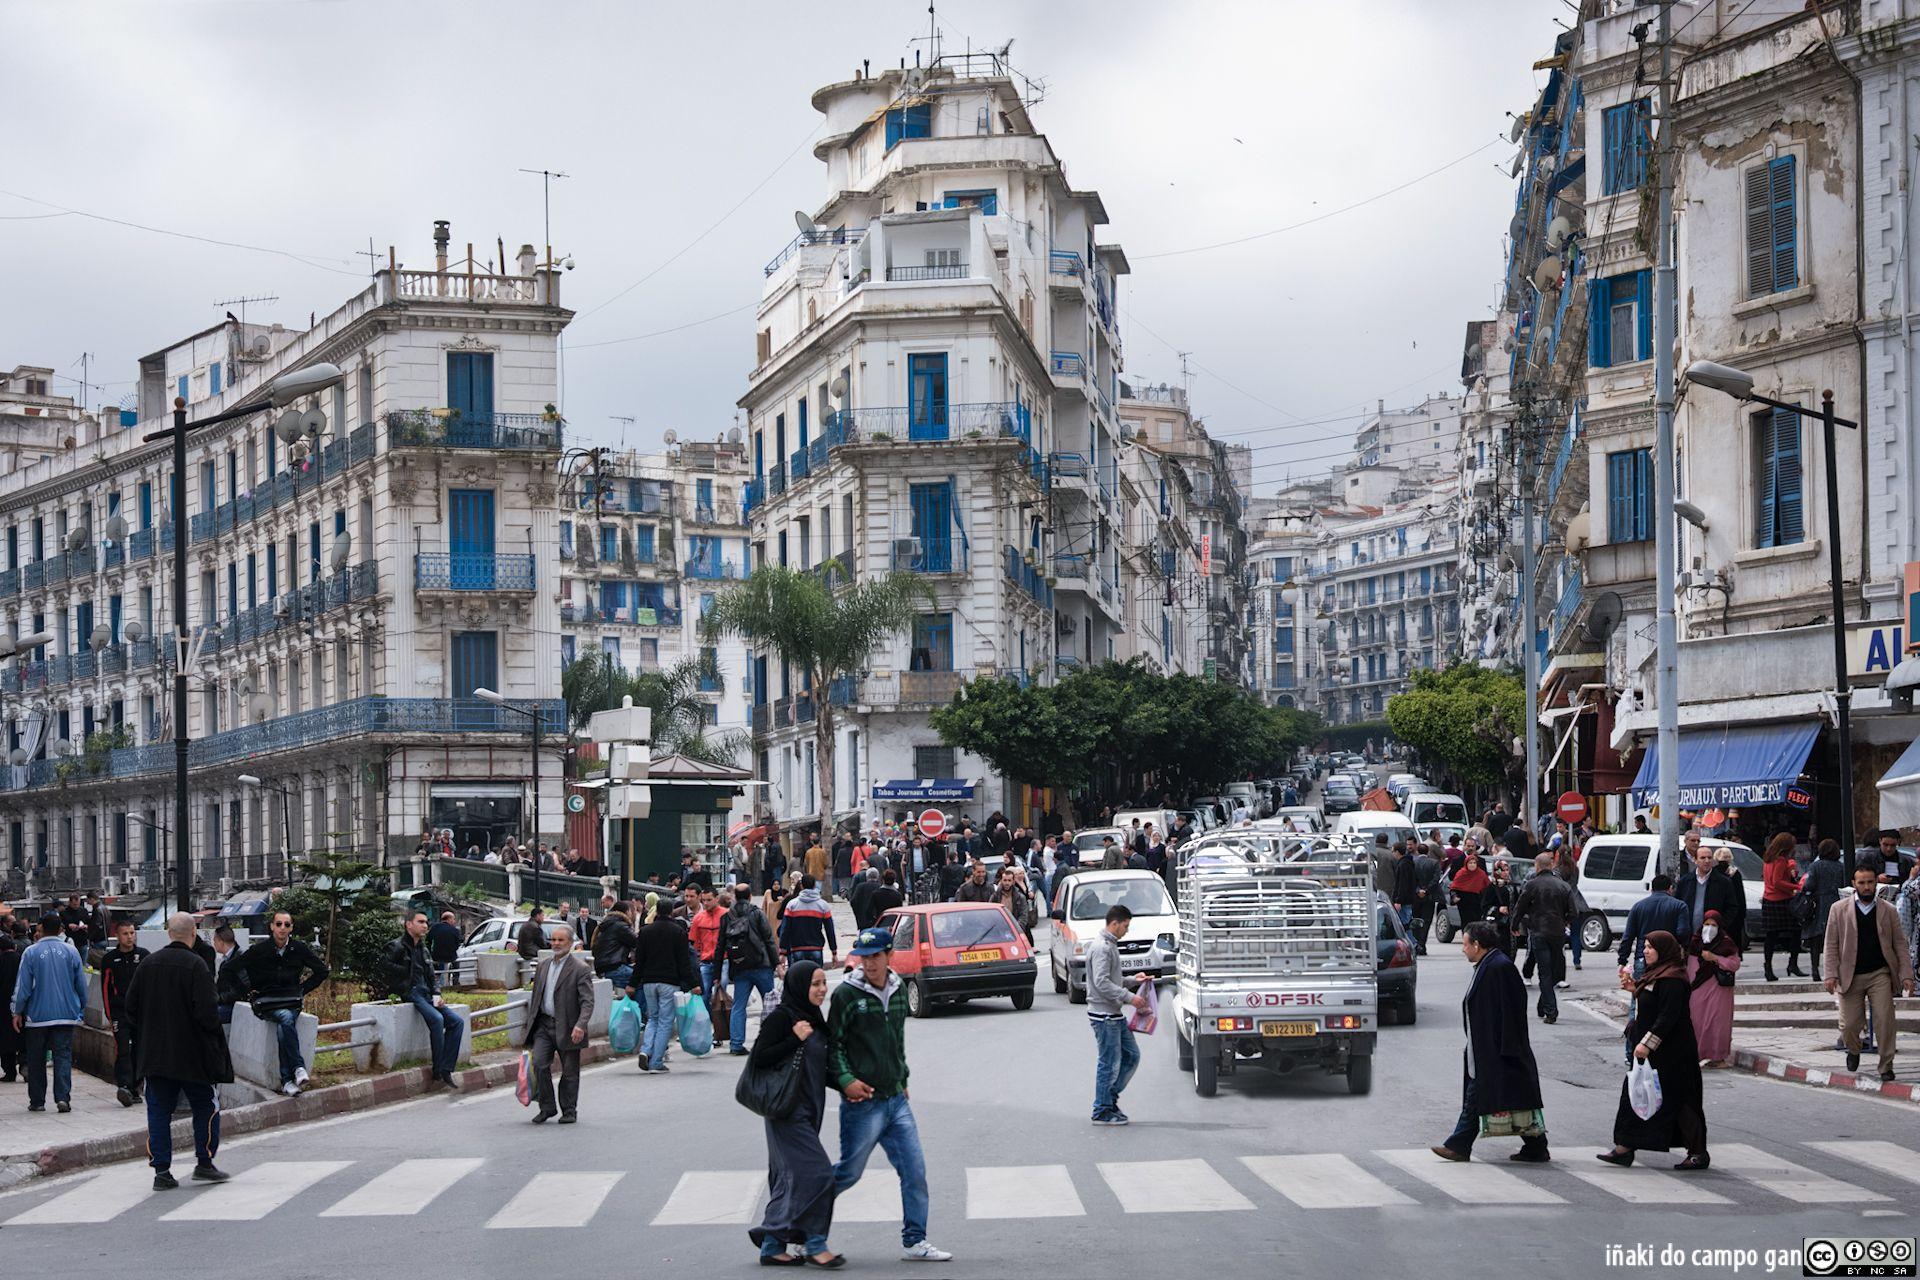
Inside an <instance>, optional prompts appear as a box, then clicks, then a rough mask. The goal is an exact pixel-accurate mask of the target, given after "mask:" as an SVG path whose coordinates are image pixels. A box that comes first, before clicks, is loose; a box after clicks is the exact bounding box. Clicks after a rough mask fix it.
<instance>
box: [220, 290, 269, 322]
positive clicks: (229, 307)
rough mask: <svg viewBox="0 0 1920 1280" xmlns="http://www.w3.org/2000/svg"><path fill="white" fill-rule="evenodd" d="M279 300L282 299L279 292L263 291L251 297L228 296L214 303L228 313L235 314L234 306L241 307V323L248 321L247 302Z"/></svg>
mask: <svg viewBox="0 0 1920 1280" xmlns="http://www.w3.org/2000/svg"><path fill="white" fill-rule="evenodd" d="M278 301H280V297H279V295H278V294H272V293H263V294H259V295H257V296H255V297H249V298H227V299H224V300H222V301H220V302H216V303H214V304H213V305H214V306H216V307H219V308H221V309H222V310H224V311H225V312H226V313H227V314H228V315H232V314H233V308H235V307H238V308H240V316H239V320H240V323H241V324H245V323H246V322H247V304H248V303H249V302H278Z"/></svg>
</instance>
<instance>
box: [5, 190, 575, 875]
mask: <svg viewBox="0 0 1920 1280" xmlns="http://www.w3.org/2000/svg"><path fill="white" fill-rule="evenodd" d="M436 242H437V249H438V254H437V257H436V265H435V267H434V268H433V269H401V268H399V267H398V266H397V265H396V264H395V262H394V259H393V257H392V255H391V254H390V255H389V259H388V265H386V266H384V267H382V268H380V269H379V271H378V272H377V273H376V276H375V279H374V282H373V283H372V284H371V285H370V286H369V287H368V288H367V289H365V290H364V291H362V292H361V293H359V294H357V295H355V296H354V297H352V298H350V299H349V300H348V301H347V302H345V303H344V304H343V305H342V306H340V307H339V308H338V309H337V310H335V311H334V312H332V313H331V314H330V315H328V316H326V317H324V318H323V319H321V320H320V321H319V322H318V323H317V324H315V325H314V326H313V327H312V328H311V329H309V330H307V331H305V332H299V331H294V330H288V329H282V328H280V327H279V326H277V325H276V326H266V325H258V324H239V323H236V322H231V321H230V322H226V323H223V324H221V325H218V326H215V327H214V328H212V329H208V330H206V331H204V332H202V333H198V334H194V335H192V336H190V337H188V338H184V339H181V340H180V341H177V342H174V343H170V344H169V345H167V346H165V347H163V348H161V349H160V350H158V351H156V352H154V353H153V354H152V355H150V356H147V357H145V358H144V359H142V360H141V361H140V366H139V370H138V380H139V382H138V392H137V404H138V407H137V409H136V410H134V411H133V412H132V413H131V414H128V415H119V416H116V420H115V421H113V422H111V423H109V424H108V425H107V426H106V427H105V428H104V429H100V430H94V429H92V428H91V427H90V426H87V425H85V424H83V425H82V427H81V434H80V436H79V437H78V439H77V440H76V443H75V446H74V447H73V448H72V449H67V450H63V451H61V452H59V453H56V454H54V455H52V456H49V457H47V458H46V460H44V461H32V462H25V465H22V466H20V467H19V468H18V469H16V470H14V471H12V472H11V473H9V474H6V475H4V476H0V528H3V529H4V530H5V539H6V545H5V560H4V566H0V614H4V624H5V626H6V627H7V629H8V632H9V634H10V635H12V636H14V637H21V636H24V635H27V634H29V633H35V632H40V631H43V630H44V631H47V632H50V633H52V635H53V636H54V640H53V642H52V643H51V644H49V645H46V646H43V647H42V648H39V649H36V650H34V651H32V652H31V653H29V654H27V655H25V657H24V660H15V661H12V662H9V663H8V664H7V665H6V666H5V667H4V668H0V699H3V700H4V713H3V714H4V719H5V721H6V726H7V735H8V747H9V752H10V761H11V764H10V767H9V768H6V769H4V770H0V783H4V785H0V832H4V836H0V838H4V840H5V841H6V845H5V857H6V866H7V868H8V871H9V875H10V878H11V889H12V891H13V892H16V893H17V892H19V891H20V890H21V889H22V888H23V887H24V884H25V882H26V881H27V879H28V878H29V877H32V878H33V880H34V882H35V883H36V885H37V886H38V887H40V888H41V889H43V890H44V889H48V888H68V887H76V886H77V887H94V886H104V885H107V884H112V885H114V886H115V887H117V888H120V889H123V890H124V889H126V888H128V887H137V888H144V889H146V890H147V891H149V892H159V891H160V890H161V888H162V886H163V883H164V881H165V879H166V877H165V875H164V873H163V871H162V868H163V867H166V866H168V865H170V862H171V850H170V848H169V845H170V841H171V840H172V839H173V838H175V837H181V838H185V839H187V840H188V841H189V842H190V845H191V857H192V866H193V870H194V875H195V879H196V881H197V882H199V883H200V884H201V885H202V887H203V888H204V890H205V891H208V892H212V891H214V890H216V889H217V888H218V887H220V886H221V884H222V882H231V881H254V882H274V881H279V880H282V879H283V878H284V876H285V875H286V864H287V860H288V854H289V853H291V854H293V855H294V856H296V857H297V856H299V855H300V854H301V853H303V852H304V851H308V850H313V849H318V848H323V847H325V848H352V849H356V850H359V851H361V852H363V853H366V854H370V855H374V856H381V857H390V856H393V855H396V854H399V853H402V852H404V851H407V850H410V849H411V848H412V846H413V843H414V841H415V840H416V839H417V838H418V836H419V834H420V832H421V831H422V829H423V828H425V827H428V826H433V827H446V828H451V829H452V830H453V832H454V836H455V839H456V841H457V842H458V843H460V844H461V845H463V846H464V845H465V844H468V843H480V844H483V845H485V844H487V843H489V842H491V843H498V841H499V840H500V839H503V838H504V837H505V836H506V835H508V834H509V833H513V834H518V835H519V836H521V837H522V838H526V837H528V836H530V835H532V834H533V833H534V827H533V822H532V815H531V814H530V813H529V812H528V811H527V810H528V805H529V801H530V800H531V798H532V797H531V796H530V794H529V789H528V782H527V779H528V776H529V769H530V755H531V752H532V749H533V748H532V742H531V736H530V733H529V729H530V724H531V719H532V717H531V715H521V714H516V713H515V712H514V711H512V710H508V709H504V708H501V707H497V706H495V705H493V704H491V703H489V702H485V701H480V700H477V699H476V698H475V697H474V696H473V694H474V691H475V690H476V689H480V688H490V689H493V690H496V691H499V692H501V693H504V694H505V695H506V696H507V697H508V698H509V699H512V700H514V703H513V705H514V706H516V707H519V708H522V709H529V710H530V709H531V708H532V707H533V706H534V705H535V704H538V705H539V706H540V707H541V708H542V709H543V711H544V713H545V714H546V716H547V718H548V723H549V724H550V725H552V726H553V727H554V729H555V731H556V737H555V738H554V739H553V740H552V741H551V742H550V743H549V745H548V748H547V753H546V758H545V760H544V761H543V765H542V775H543V777H542V785H541V787H540V796H539V813H540V822H539V831H540V832H541V833H542V834H548V835H550V834H551V833H554V832H558V831H559V830H561V828H562V825H563V818H562V813H561V805H560V793H561V785H560V780H559V779H560V763H559V752H558V751H557V749H556V747H557V745H558V743H559V741H560V739H559V737H558V736H557V733H558V729H559V726H560V724H561V721H562V718H563V716H562V711H561V707H560V705H559V702H558V699H557V694H558V686H559V660H558V635H559V614H558V609H557V599H558V592H559V575H558V565H557V562H556V560H555V557H554V555H553V553H552V548H553V546H554V543H555V540H556V536H555V535H556V530H555V463H556V461H557V459H558V456H559V451H560V448H561V443H562V426H561V423H560V421H559V417H558V415H557V414H556V413H554V412H553V411H552V405H551V402H552V401H553V400H554V398H555V395H554V388H555V382H554V356H555V345H556V341H557V338H558V335H559V333H560V331H561V329H562V328H563V327H564V326H565V324H566V323H567V320H568V319H569V317H570V314H571V313H569V312H568V311H566V310H565V309H564V308H563V307H562V306H561V305H560V301H559V292H558V290H559V280H558V276H557V275H556V274H555V272H554V271H552V270H551V269H548V268H544V267H537V266H536V265H535V263H534V254H533V250H532V249H531V248H524V249H523V250H522V251H521V253H520V255H519V261H518V269H517V271H514V272H511V273H507V274H494V273H491V272H486V271H481V270H476V269H474V268H473V264H472V263H466V264H455V265H451V266H450V265H449V264H448V262H447V260H446V245H447V229H446V226H445V224H444V223H443V224H440V225H439V226H438V227H437V228H436ZM320 362H329V363H333V364H337V365H339V366H340V367H341V368H342V369H343V370H344V371H345V374H346V377H345V380H344V382H343V383H342V384H341V385H339V386H337V387H335V388H333V389H331V390H328V391H324V392H321V393H320V394H318V395H316V396H313V397H310V398H309V401H308V402H307V403H305V404H301V405H297V406H295V407H294V409H291V410H279V411H275V410H269V409H265V408H263V409H262V410H261V411H260V412H259V413H257V414H253V415H250V416H246V417H242V418H239V419H236V420H235V421H233V422H230V423H226V424H222V425H219V426H215V427H211V428H208V429H206V430H204V431H201V432H198V433H195V434H194V435H193V436H192V437H191V438H190V441H189V448H188V458H189V462H188V471H187V473H186V474H185V475H184V476H180V477H175V476H174V475H173V474H172V463H171V458H172V446H171V444H170V443H169V442H168V441H164V440H162V441H155V442H153V443H148V442H146V441H145V440H144V437H145V436H146V435H147V434H148V433H149V432H151V431H154V430H158V429H162V428H165V427H167V426H169V425H170V424H171V407H172V404H173V402H174V399H175V397H176V396H177V397H180V398H181V399H183V400H184V401H185V402H186V405H187V414H188V419H189V421H190V422H191V421H192V420H193V419H194V418H196V417H204V416H207V415H210V414H212V413H215V412H221V411H225V410H228V409H232V408H235V407H238V406H241V405H245V404H247V403H250V402H252V401H254V400H255V399H256V398H259V397H261V396H262V394H263V389H264V388H265V387H266V385H267V384H268V383H269V382H271V381H272V380H273V379H274V378H275V377H277V376H278V375H280V374H283V373H286V372H289V371H292V370H296V369H300V368H303V367H305V366H308V365H311V364H315V363H320ZM123 418H124V419H131V420H130V421H125V422H124V424H123ZM276 428H278V430H276ZM24 461H25V460H24V459H23V462H24ZM176 482H178V484H177V488H178V489H183V490H184V501H185V502H186V503H187V504H188V508H187V509H188V513H189V516H190V534H189V541H188V545H187V546H185V547H180V548H176V547H175V544H174V537H173V525H172V518H171V515H170V506H169V502H168V494H169V493H170V492H173V491H175V489H176ZM180 554H184V555H185V556H187V557H188V561H189V563H188V571H187V586H188V610H189V615H190V616H189V619H188V621H189V622H190V624H191V627H192V628H193V631H194V633H195V635H196V638H197V641H198V652H197V655H195V664H194V666H193V669H192V670H191V672H190V681H191V686H190V701H189V709H188V722H187V725H186V726H185V728H186V730H187V731H188V732H189V733H190V734H191V736H192V739H193V741H192V744H191V747H192V756H191V759H192V794H191V813H192V829H191V830H190V831H188V832H184V833H170V832H169V831H168V830H167V828H168V827H169V826H170V824H171V818H172V810H173V761H174V749H173V744H172V742H171V741H170V739H171V738H172V737H173V734H174V732H175V730H176V726H174V725H173V724H172V723H171V706H172V674H173V656H172V653H171V646H170V644H166V643H157V642H156V641H157V640H159V639H161V638H164V637H167V636H168V635H170V633H171V631H172V628H173V626H174V619H173V617H172V610H171V601H172V589H171V583H172V580H173V569H174V563H175V557H176V555H180ZM242 774H249V775H255V776H257V777H259V778H260V779H261V780H262V783H263V784H264V785H262V786H252V785H245V784H242V783H241V782H240V781H239V777H240V775H242Z"/></svg>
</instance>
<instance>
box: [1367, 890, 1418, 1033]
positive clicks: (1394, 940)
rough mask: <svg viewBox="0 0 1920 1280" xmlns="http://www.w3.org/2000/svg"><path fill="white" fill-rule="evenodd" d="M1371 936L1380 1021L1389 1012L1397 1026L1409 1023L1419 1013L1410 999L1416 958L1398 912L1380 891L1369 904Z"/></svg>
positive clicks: (1414, 985) (1416, 965) (1416, 980)
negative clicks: (1376, 973)
mask: <svg viewBox="0 0 1920 1280" xmlns="http://www.w3.org/2000/svg"><path fill="white" fill-rule="evenodd" d="M1373 939H1374V950H1375V951H1376V953H1377V957H1378V975H1379V983H1380V1021H1381V1022H1383V1023H1384V1022H1386V1021H1387V1020H1388V1016H1389V1015H1391V1016H1392V1020H1393V1021H1394V1022H1397V1023H1399V1024H1400V1025H1401V1026H1403V1027H1404V1026H1412V1025H1413V1022H1414V1020H1415V1019H1416V1018H1418V1017H1419V1016H1420V1009H1419V1006H1418V1004H1417V1003H1416V1001H1415V999H1414V991H1415V987H1416V985H1417V984H1418V982H1419V978H1420V969H1419V958H1418V957H1417V956H1415V955H1414V947H1413V939H1412V938H1410V937H1408V936H1407V930H1406V926H1405V925H1403V924H1401V923H1400V913H1399V912H1398V911H1395V910H1394V909H1393V904H1392V903H1390V902H1388V901H1387V895H1386V894H1384V893H1383V894H1379V895H1377V901H1375V903H1374V906H1373Z"/></svg>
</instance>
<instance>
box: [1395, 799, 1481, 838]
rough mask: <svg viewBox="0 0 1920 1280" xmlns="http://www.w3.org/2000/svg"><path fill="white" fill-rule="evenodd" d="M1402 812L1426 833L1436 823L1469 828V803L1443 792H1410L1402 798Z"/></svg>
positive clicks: (1470, 820)
mask: <svg viewBox="0 0 1920 1280" xmlns="http://www.w3.org/2000/svg"><path fill="white" fill-rule="evenodd" d="M1400 811H1401V812H1402V813H1404V814H1406V815H1407V816H1408V817H1409V818H1411V819H1413V825H1414V826H1416V827H1418V828H1420V829H1421V830H1422V831H1425V830H1426V829H1427V828H1428V827H1429V826H1431V825H1433V824H1435V823H1449V822H1451V823H1454V824H1456V825H1458V826H1461V827H1465V826H1468V825H1469V824H1470V823H1471V822H1472V819H1470V818H1468V817H1467V802H1466V801H1465V800H1462V799H1461V798H1460V797H1459V796H1450V795H1448V794H1446V793H1445V792H1443V791H1409V792H1407V794H1406V795H1405V796H1404V797H1402V798H1401V801H1400Z"/></svg>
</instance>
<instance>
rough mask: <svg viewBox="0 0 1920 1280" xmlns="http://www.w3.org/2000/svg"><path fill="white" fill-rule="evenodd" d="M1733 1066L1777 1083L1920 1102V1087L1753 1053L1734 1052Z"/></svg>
mask: <svg viewBox="0 0 1920 1280" xmlns="http://www.w3.org/2000/svg"><path fill="white" fill-rule="evenodd" d="M1733 1065H1734V1069H1735V1070H1738V1071H1748V1072H1751V1073H1753V1074H1754V1075H1757V1076H1771V1077H1773V1078H1774V1079H1775V1080H1787V1081H1791V1082H1792V1083H1794V1084H1805V1085H1812V1086H1813V1087H1814V1088H1816V1089H1845V1090H1847V1091H1849V1092H1851V1093H1870V1094H1875V1095H1877V1096H1879V1097H1882V1098H1891V1099H1892V1100H1894V1101H1895V1102H1920V1085H1917V1084H1914V1083H1912V1082H1909V1081H1905V1080H1893V1081H1883V1080H1881V1079H1880V1078H1879V1077H1877V1076H1873V1075H1864V1074H1857V1073H1854V1072H1850V1071H1830V1070H1828V1069H1827V1068H1825V1067H1809V1066H1807V1065H1805V1064H1804V1063H1799V1062H1789V1061H1788V1060H1787V1059H1785V1058H1778V1057H1770V1056H1768V1055H1767V1054H1764V1053H1753V1052H1751V1051H1750V1050H1747V1049H1735V1050H1734V1051H1733Z"/></svg>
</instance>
